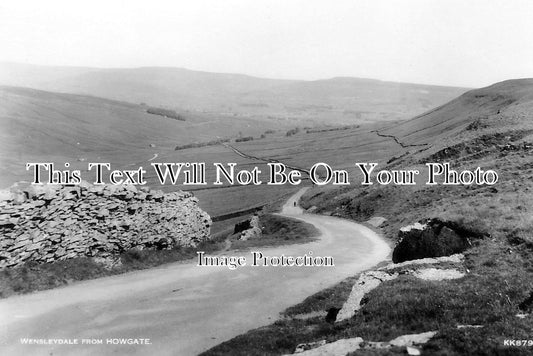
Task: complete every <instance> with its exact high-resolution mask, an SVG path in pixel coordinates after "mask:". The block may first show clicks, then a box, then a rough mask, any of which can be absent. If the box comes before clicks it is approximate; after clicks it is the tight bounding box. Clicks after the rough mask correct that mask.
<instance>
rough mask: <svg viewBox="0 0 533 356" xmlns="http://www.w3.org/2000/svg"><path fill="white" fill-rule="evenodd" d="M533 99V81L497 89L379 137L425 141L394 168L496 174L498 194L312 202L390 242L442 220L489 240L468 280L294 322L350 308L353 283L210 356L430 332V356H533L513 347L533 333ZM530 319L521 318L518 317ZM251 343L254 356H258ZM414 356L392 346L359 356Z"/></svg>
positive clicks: (350, 195)
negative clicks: (378, 230) (379, 222)
mask: <svg viewBox="0 0 533 356" xmlns="http://www.w3.org/2000/svg"><path fill="white" fill-rule="evenodd" d="M532 94H533V81H532V80H517V81H507V82H503V83H498V84H495V85H493V86H491V87H488V88H483V89H480V90H475V91H471V92H468V93H466V94H465V95H463V96H461V97H460V98H458V99H456V100H454V101H452V102H451V103H449V104H448V105H445V106H443V107H441V108H439V109H437V110H435V111H432V112H429V113H427V114H425V115H422V116H420V117H417V118H414V119H413V120H410V121H408V122H405V123H401V124H399V125H396V126H392V127H390V128H388V129H387V130H386V131H385V130H383V131H381V130H380V132H386V133H387V134H390V135H394V137H397V138H398V140H399V141H400V142H402V143H403V142H406V143H407V145H409V144H420V143H427V145H424V146H415V147H407V148H403V149H404V153H403V154H398V153H395V154H394V156H396V157H397V158H396V159H391V160H389V161H390V163H389V164H388V167H389V168H396V169H398V168H420V169H422V167H423V166H422V165H423V163H425V162H428V161H431V162H433V161H437V162H450V163H451V165H452V166H453V167H454V168H456V169H461V170H462V169H474V168H476V167H482V168H484V169H494V170H496V171H497V172H498V173H499V175H500V180H499V182H498V183H497V184H496V185H494V186H474V185H473V186H442V185H437V186H427V185H424V184H423V182H419V183H418V185H416V186H412V187H405V186H403V187H402V186H378V185H374V186H371V187H345V188H340V189H323V188H313V189H311V190H309V191H308V193H306V195H304V197H303V205H304V207H311V206H316V207H317V208H316V211H317V212H319V213H323V214H332V215H336V216H341V217H345V218H348V219H353V220H355V221H360V222H363V221H366V220H368V219H369V218H371V217H373V216H381V217H385V218H386V219H387V221H386V223H385V224H384V225H383V226H382V233H383V234H384V236H385V237H387V238H389V239H391V240H396V238H397V236H398V231H399V229H400V227H402V226H405V225H408V224H412V223H414V222H416V221H419V220H422V219H425V218H434V217H437V218H440V219H443V220H448V221H453V222H454V223H456V224H457V225H458V226H462V227H463V228H466V229H470V230H471V231H476V232H479V233H482V234H484V235H485V236H487V237H485V238H483V239H481V240H477V241H473V242H472V247H471V248H469V249H468V250H467V251H466V252H465V262H464V268H465V271H466V276H465V277H463V278H461V279H457V280H452V281H422V280H419V279H416V278H414V277H412V276H410V275H409V274H405V275H401V276H400V277H399V278H397V279H396V280H394V281H388V282H384V283H383V284H381V285H380V286H379V287H378V288H377V289H375V290H373V291H372V292H371V293H370V294H368V295H367V296H366V297H365V303H366V304H364V305H363V306H362V308H361V309H360V311H359V312H358V313H356V315H355V316H354V317H353V318H351V319H348V320H346V321H343V322H340V323H337V324H334V325H332V324H330V323H327V322H326V321H325V320H324V317H310V318H309V319H305V320H302V319H299V318H296V317H295V318H292V317H291V315H292V311H291V310H298V311H305V312H311V311H322V312H324V309H327V308H329V307H332V306H335V307H340V306H341V305H342V302H343V300H345V299H346V298H347V296H348V293H349V290H350V288H351V285H352V284H353V282H354V280H353V279H351V280H348V281H345V282H343V283H341V284H339V285H337V286H334V287H332V288H330V289H328V290H325V291H323V292H320V293H319V294H317V295H315V296H313V297H311V298H308V299H307V300H306V301H304V302H303V303H302V304H300V305H298V306H296V307H294V308H291V310H289V311H287V312H286V313H285V315H286V318H285V319H283V320H281V321H278V322H276V323H275V324H272V325H270V326H267V327H263V328H260V329H256V330H252V331H250V332H248V333H247V334H245V335H241V336H239V337H236V338H234V339H232V340H230V341H228V342H225V343H223V344H221V345H219V346H217V347H215V348H213V349H212V350H210V351H208V352H206V353H205V354H206V355H227V354H231V355H241V354H242V355H244V354H257V355H259V354H261V355H279V354H283V353H291V352H292V351H294V348H295V347H296V345H297V344H299V343H301V342H312V341H319V340H327V341H328V342H331V341H334V340H338V339H342V338H350V337H363V338H364V339H365V340H372V341H387V340H390V339H392V338H395V337H397V336H400V335H404V334H412V333H421V332H426V331H429V330H437V331H438V333H437V336H436V337H435V338H433V339H432V340H430V341H429V342H428V343H427V344H425V345H424V346H423V348H422V352H423V354H428V355H496V354H499V355H528V354H530V352H531V351H530V349H529V348H527V347H508V346H504V343H503V341H504V340H505V339H527V338H528V337H529V336H528V335H529V334H530V331H531V328H532V327H533V318H532V317H531V312H532V311H533V305H532V303H531V300H532V297H531V296H532V295H533V283H532V281H533V268H532V266H533V258H532V257H531V256H532V255H531V251H532V246H533V243H532V238H531V231H533V219H532V218H531V217H532V216H533V215H532V213H533V163H532V159H531V157H532V154H533V110H532V109H533V95H532ZM437 128H440V129H437ZM402 140H405V141H402ZM404 145H405V143H404ZM391 158H392V157H391ZM350 282H351V283H350ZM317 308H318V309H317ZM520 314H522V317H518V316H517V315H520ZM524 315H525V316H524ZM458 325H479V326H481V327H477V328H468V327H467V328H458ZM250 345H254V350H256V351H254V352H251V353H250V352H249V350H250V348H249V346H250ZM404 352H405V350H404V349H399V348H398V349H395V348H392V349H387V350H381V351H374V350H365V351H361V352H354V353H351V354H350V355H352V354H353V355H359V354H361V355H378V354H379V355H396V354H404Z"/></svg>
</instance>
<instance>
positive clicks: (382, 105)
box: [0, 63, 466, 124]
mask: <svg viewBox="0 0 533 356" xmlns="http://www.w3.org/2000/svg"><path fill="white" fill-rule="evenodd" d="M2 84H3V85H11V86H23V87H31V88H36V89H42V90H48V91H56V92H63V93H76V94H86V95H93V96H98V97H104V98H110V99H115V100H121V101H127V102H130V103H136V104H138V103H141V102H144V103H146V104H148V105H162V106H167V107H170V108H178V109H187V110H193V111H198V112H209V113H212V114H216V115H217V117H228V116H259V117H262V118H267V119H268V118H270V119H272V118H278V119H279V118H281V119H284V120H287V119H289V120H290V119H293V120H299V122H302V120H303V121H304V122H305V123H308V124H313V123H316V124H321V123H324V122H328V123H329V124H346V123H354V122H362V121H375V120H396V119H407V118H410V117H413V116H415V115H418V114H421V113H423V112H424V111H427V110H429V109H431V108H434V107H436V106H439V105H442V104H443V103H445V102H447V101H449V100H451V99H453V98H455V97H456V96H458V95H460V94H462V93H463V92H464V91H465V90H466V89H464V88H453V87H441V86H430V85H418V84H405V83H392V82H382V81H378V80H369V79H357V78H333V79H327V80H316V81H302V80H278V79H263V78H256V77H251V76H246V75H241V74H221V73H207V72H200V71H192V70H187V69H181V68H161V67H159V68H154V67H145V68H125V69H97V68H83V67H45V66H34V65H25V64H13V63H0V85H2Z"/></svg>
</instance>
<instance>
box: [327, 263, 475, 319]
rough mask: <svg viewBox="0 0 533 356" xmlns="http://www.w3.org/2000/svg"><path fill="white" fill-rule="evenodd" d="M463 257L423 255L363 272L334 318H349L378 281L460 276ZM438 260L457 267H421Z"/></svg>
mask: <svg viewBox="0 0 533 356" xmlns="http://www.w3.org/2000/svg"><path fill="white" fill-rule="evenodd" d="M463 260H464V255H462V254H456V255H452V256H445V257H438V258H423V259H420V260H413V261H407V262H402V263H397V264H395V263H392V264H389V265H387V266H384V267H380V268H378V269H377V270H374V271H366V272H363V273H361V275H360V276H359V278H358V279H357V281H356V282H355V283H354V285H353V287H352V290H351V291H350V295H349V296H348V299H347V300H346V302H344V304H343V306H342V308H341V309H340V311H339V312H338V314H337V315H336V319H335V320H334V321H335V322H340V321H343V320H346V319H349V318H352V317H353V316H354V315H355V313H357V311H358V310H360V309H361V308H362V307H363V306H364V305H365V304H366V302H368V297H367V295H368V293H369V292H370V291H372V290H374V289H376V288H377V287H379V286H380V285H381V283H383V282H386V281H392V280H393V279H396V278H398V277H399V276H400V275H411V276H414V277H416V278H419V279H423V280H431V281H441V280H446V279H458V278H463V277H464V276H465V275H466V274H465V272H463V271H462V270H464V267H463V266H462V262H463ZM442 263H447V264H457V268H432V267H423V266H424V265H435V264H442Z"/></svg>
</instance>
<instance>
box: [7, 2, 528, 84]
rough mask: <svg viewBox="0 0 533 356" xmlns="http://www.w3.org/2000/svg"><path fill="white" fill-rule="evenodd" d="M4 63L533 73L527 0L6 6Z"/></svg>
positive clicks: (497, 76)
mask: <svg viewBox="0 0 533 356" xmlns="http://www.w3.org/2000/svg"><path fill="white" fill-rule="evenodd" d="M0 61H12V62H23V63H33V64H44V65H75V66H92V67H139V66H172V67H185V68H189V69H196V70H205V71H210V72H232V73H244V74H250V75H255V76H261V77H273V78H296V79H322V78H330V77H338V76H353V77H366V78H376V79H383V80H392V81H403V82H415V83H428V84H443V85H457V86H468V87H479V86H485V85H488V84H492V83H494V82H497V81H501V80H504V79H510V78H519V77H533V1H529V0H523V1H520V0H513V1H509V0H506V1H504V0H502V1H493V0H468V1H465V0H457V1H455V0H454V1H447V0H419V1H418V0H417V1H412V0H398V1H390V0H388V1H379V0H369V1H359V0H352V1H347V0H346V1H345V0H268V1H266V0H265V1H263V0H212V1H211V0H209V1H208V0H205V1H202V0H190V1H177V0H174V1H159V0H149V1H148V0H146V1H136V0H127V1H126V0H125V1H113V0H106V1H94V0H91V1H89V0H87V1H83V2H82V1H72V0H70V1H57V0H46V1H43V0H40V1H24V0H2V2H1V3H0Z"/></svg>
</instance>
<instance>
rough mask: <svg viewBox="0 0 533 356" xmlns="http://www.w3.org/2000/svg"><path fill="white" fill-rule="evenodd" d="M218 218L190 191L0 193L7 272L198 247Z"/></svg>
mask: <svg viewBox="0 0 533 356" xmlns="http://www.w3.org/2000/svg"><path fill="white" fill-rule="evenodd" d="M210 225H211V218H210V217H209V215H208V214H207V213H206V212H204V211H203V210H201V209H200V208H199V207H198V201H197V199H196V198H194V197H193V195H192V194H191V193H188V192H182V191H178V192H172V193H166V194H165V193H163V192H162V191H159V190H150V189H149V188H147V187H142V188H139V189H138V188H136V186H134V185H91V184H89V183H86V182H82V183H81V184H79V185H70V186H69V185H53V184H46V185H26V186H21V185H15V186H13V187H12V188H10V189H9V190H3V191H0V251H1V252H0V268H2V267H13V266H17V265H20V264H22V263H24V262H26V261H36V262H39V263H42V262H53V261H56V260H65V259H69V258H74V257H82V256H87V257H95V258H96V259H97V260H102V259H107V258H113V257H114V256H117V255H118V254H119V253H120V252H122V251H125V250H128V249H131V248H138V249H144V248H159V249H161V248H172V247H174V246H195V245H197V244H198V243H200V242H202V241H204V240H207V239H209V236H210V235H209V230H210Z"/></svg>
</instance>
